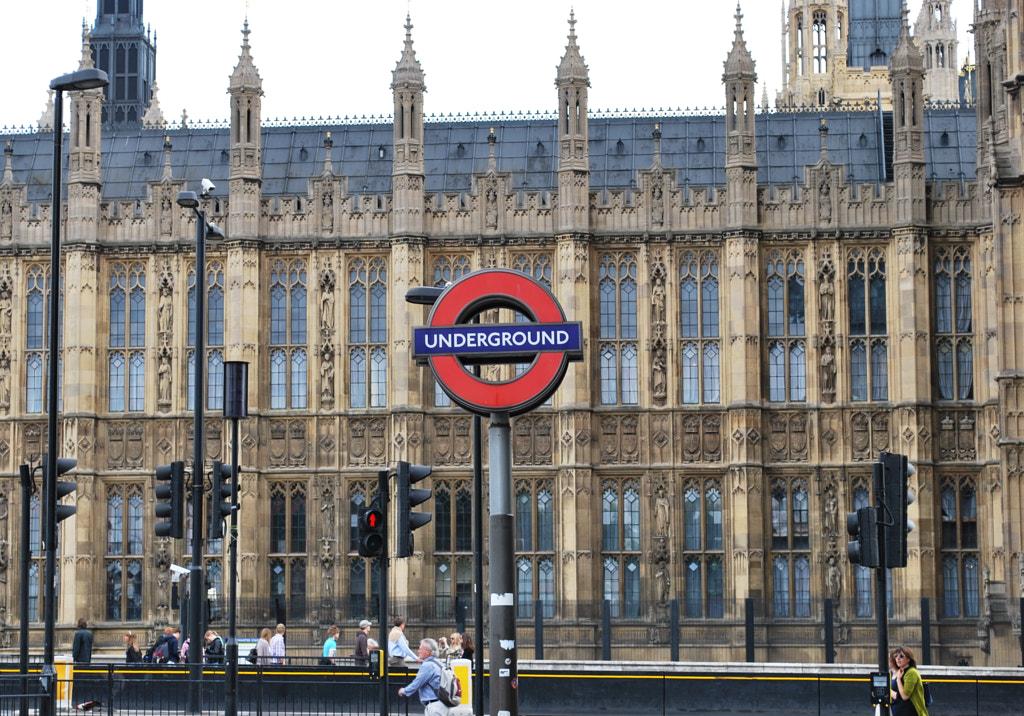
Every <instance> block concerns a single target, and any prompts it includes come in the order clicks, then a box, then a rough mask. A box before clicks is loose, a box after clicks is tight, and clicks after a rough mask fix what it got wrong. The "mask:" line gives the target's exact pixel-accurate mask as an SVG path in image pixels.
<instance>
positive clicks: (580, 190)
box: [555, 12, 590, 232]
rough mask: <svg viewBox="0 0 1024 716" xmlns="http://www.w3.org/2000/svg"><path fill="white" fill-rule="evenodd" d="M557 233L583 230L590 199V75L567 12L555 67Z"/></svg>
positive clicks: (573, 17)
mask: <svg viewBox="0 0 1024 716" xmlns="http://www.w3.org/2000/svg"><path fill="white" fill-rule="evenodd" d="M555 86H556V87H557V88H558V224H557V225H558V231H560V232H569V231H586V230H587V228H588V224H589V221H588V211H587V209H588V203H589V196H590V188H589V187H590V148H589V146H588V139H589V131H588V128H587V88H588V87H590V74H589V71H588V70H587V64H586V63H585V62H584V61H583V56H582V55H581V54H580V48H579V46H578V45H577V44H576V15H575V13H572V12H570V13H569V44H567V45H566V46H565V54H564V55H562V61H561V62H560V63H559V65H558V75H557V77H556V78H555Z"/></svg>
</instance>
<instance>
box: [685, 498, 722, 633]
mask: <svg viewBox="0 0 1024 716" xmlns="http://www.w3.org/2000/svg"><path fill="white" fill-rule="evenodd" d="M723 556H724V545H723V541H722V489H721V485H720V484H719V482H718V480H706V481H703V482H701V481H698V480H691V481H689V482H688V483H686V486H685V487H684V488H683V569H684V574H683V579H684V583H685V586H684V590H683V591H684V594H685V599H686V604H685V613H686V617H687V618H689V619H701V618H704V617H708V618H714V619H720V618H721V617H722V616H723V614H724V601H723V599H724V583H723V571H722V559H723Z"/></svg>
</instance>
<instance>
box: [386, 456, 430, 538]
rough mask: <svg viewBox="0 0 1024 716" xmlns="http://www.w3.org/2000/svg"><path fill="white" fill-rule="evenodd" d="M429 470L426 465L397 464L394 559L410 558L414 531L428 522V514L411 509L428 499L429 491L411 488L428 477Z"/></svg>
mask: <svg viewBox="0 0 1024 716" xmlns="http://www.w3.org/2000/svg"><path fill="white" fill-rule="evenodd" d="M430 472H431V468H430V467H428V466H427V465H410V464H409V463H407V462H399V463H398V496H397V499H398V546H397V547H396V549H395V556H396V557H411V556H412V552H413V537H412V533H413V531H414V530H417V529H419V528H420V527H422V526H423V525H425V524H427V523H428V522H430V520H431V517H432V515H431V514H430V513H429V512H413V511H412V508H413V507H415V506H416V505H420V504H422V503H424V502H426V501H427V500H429V499H430V495H431V490H426V489H422V488H414V487H412V486H413V485H415V484H416V483H417V482H419V481H420V480H423V479H424V478H426V477H427V476H429V475H430Z"/></svg>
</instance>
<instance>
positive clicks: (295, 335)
mask: <svg viewBox="0 0 1024 716" xmlns="http://www.w3.org/2000/svg"><path fill="white" fill-rule="evenodd" d="M306 284H307V281H306V268H305V263H304V262H303V261H300V260H296V261H292V262H290V263H289V262H285V261H276V262H275V263H274V266H273V267H272V268H271V271H270V345H273V346H280V347H279V348H277V349H275V350H272V351H271V353H270V407H271V409H274V410H282V409H287V408H291V409H303V408H305V407H306V405H307V396H308V390H307V381H308V360H307V357H306V356H307V354H306V350H307V347H306V312H307V304H306V299H307V296H306ZM324 360H333V354H330V355H329V356H327V357H325V358H324Z"/></svg>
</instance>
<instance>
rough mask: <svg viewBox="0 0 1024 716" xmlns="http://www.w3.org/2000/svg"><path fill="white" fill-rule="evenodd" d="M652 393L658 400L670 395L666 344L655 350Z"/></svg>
mask: <svg viewBox="0 0 1024 716" xmlns="http://www.w3.org/2000/svg"><path fill="white" fill-rule="evenodd" d="M651 375H652V384H651V393H652V395H653V396H654V398H655V399H657V400H664V399H665V398H666V397H667V396H668V370H667V359H666V357H665V346H663V345H658V347H657V348H655V350H654V357H653V371H652V372H651Z"/></svg>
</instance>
